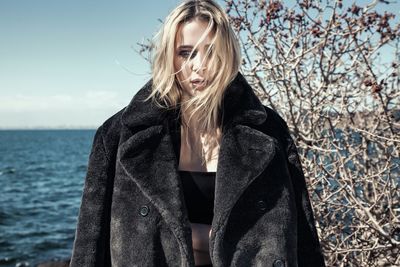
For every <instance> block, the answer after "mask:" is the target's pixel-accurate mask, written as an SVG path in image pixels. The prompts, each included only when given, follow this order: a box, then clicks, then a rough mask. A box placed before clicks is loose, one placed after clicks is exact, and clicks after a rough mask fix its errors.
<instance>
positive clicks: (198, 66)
mask: <svg viewBox="0 0 400 267" xmlns="http://www.w3.org/2000/svg"><path fill="white" fill-rule="evenodd" d="M205 65H206V62H205V60H204V56H200V53H197V54H196V55H195V57H194V58H193V59H192V70H193V71H195V72H201V71H203V70H204V69H206V66H205Z"/></svg>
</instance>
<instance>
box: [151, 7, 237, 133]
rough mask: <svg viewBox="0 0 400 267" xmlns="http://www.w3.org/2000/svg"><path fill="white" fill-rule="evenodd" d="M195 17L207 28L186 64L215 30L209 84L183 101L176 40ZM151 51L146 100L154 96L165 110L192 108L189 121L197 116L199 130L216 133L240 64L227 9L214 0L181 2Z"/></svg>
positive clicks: (210, 59)
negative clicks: (229, 88) (223, 99)
mask: <svg viewBox="0 0 400 267" xmlns="http://www.w3.org/2000/svg"><path fill="white" fill-rule="evenodd" d="M195 19H200V20H201V21H204V22H207V23H208V27H207V29H206V31H205V32H204V34H203V35H202V36H201V38H200V40H199V41H198V43H197V44H196V45H195V46H194V48H193V50H192V51H191V53H190V55H189V56H188V60H187V61H186V62H185V63H184V64H187V63H188V61H189V60H191V58H192V53H193V52H194V50H196V49H197V46H198V45H199V43H201V42H202V40H204V39H205V38H206V37H207V35H208V34H209V33H210V32H212V33H213V38H212V41H211V45H210V46H209V47H208V50H207V56H206V57H205V58H207V62H208V63H207V80H208V83H207V84H206V88H204V90H203V91H202V92H201V93H200V94H197V95H195V96H193V97H191V98H190V99H188V100H185V101H183V100H182V89H181V86H180V83H179V81H178V79H177V76H176V75H177V73H179V71H181V70H182V69H181V70H178V71H177V72H175V69H174V54H175V39H176V37H177V32H178V29H179V27H180V26H181V25H183V24H185V23H187V22H191V21H193V20H195ZM171 37H173V38H171ZM151 50H152V51H153V53H154V54H153V56H152V59H151V70H152V92H151V94H150V96H149V97H148V98H146V99H145V101H147V100H149V99H150V98H151V99H152V101H153V102H154V103H155V104H156V105H157V106H159V107H161V108H166V109H171V108H176V107H177V106H178V105H180V106H181V107H182V108H183V112H185V111H189V112H188V114H189V120H188V121H190V119H191V118H192V117H194V118H196V122H197V123H198V129H199V130H200V131H202V132H204V133H212V132H215V131H216V129H217V128H219V127H220V126H221V124H222V115H223V114H220V112H221V104H222V103H221V102H222V98H223V94H224V92H225V89H226V88H227V86H228V85H229V83H230V82H231V81H232V80H233V79H234V78H235V77H236V75H237V73H238V72H239V68H240V64H241V53H240V45H239V42H238V40H237V37H236V35H235V33H234V31H233V29H232V27H231V26H230V23H229V19H228V16H227V14H226V13H225V12H224V10H223V9H222V8H221V7H220V6H219V5H218V4H217V3H216V2H214V1H213V0H197V1H196V0H189V1H184V2H182V3H181V4H180V5H178V6H177V7H176V8H175V9H173V10H172V11H171V12H170V14H169V15H168V16H167V18H166V20H165V22H164V24H163V26H162V27H161V29H160V31H159V32H158V33H157V34H156V35H155V37H154V39H153V43H152V49H151ZM203 62H204V60H203ZM203 62H202V64H203ZM182 68H183V67H182ZM181 112H182V109H181ZM183 123H185V121H183Z"/></svg>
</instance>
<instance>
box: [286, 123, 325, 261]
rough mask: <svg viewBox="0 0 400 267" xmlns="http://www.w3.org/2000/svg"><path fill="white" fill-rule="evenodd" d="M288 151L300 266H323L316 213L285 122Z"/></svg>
mask: <svg viewBox="0 0 400 267" xmlns="http://www.w3.org/2000/svg"><path fill="white" fill-rule="evenodd" d="M284 127H285V139H286V142H285V143H286V152H287V158H288V166H289V172H290V176H291V181H292V184H293V189H294V192H295V199H296V207H297V233H298V235H297V238H298V240H297V248H298V251H297V255H298V256H297V258H298V266H299V267H323V266H325V262H324V256H323V253H322V250H321V246H320V242H319V239H318V233H317V230H316V226H315V219H314V214H313V210H312V206H311V202H310V198H309V194H308V191H307V185H306V181H305V177H304V173H303V169H302V166H301V162H300V157H299V154H298V152H297V148H296V145H295V143H294V141H293V139H292V137H291V136H290V133H289V129H288V127H287V125H286V122H284Z"/></svg>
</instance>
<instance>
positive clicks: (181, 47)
mask: <svg viewBox="0 0 400 267" xmlns="http://www.w3.org/2000/svg"><path fill="white" fill-rule="evenodd" d="M210 45H211V44H206V45H205V46H204V47H205V48H208V47H209V46H210ZM186 48H189V49H192V48H193V45H181V46H179V47H178V49H186Z"/></svg>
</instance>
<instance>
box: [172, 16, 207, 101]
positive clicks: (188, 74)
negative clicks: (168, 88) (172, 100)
mask: <svg viewBox="0 0 400 267" xmlns="http://www.w3.org/2000/svg"><path fill="white" fill-rule="evenodd" d="M207 25H208V23H207V22H204V21H201V20H198V19H194V20H192V21H190V22H187V23H184V24H182V25H181V26H180V27H179V28H178V31H177V35H176V40H175V53H174V67H175V72H178V71H179V73H178V74H177V79H178V80H179V81H180V84H181V87H182V89H183V94H184V95H185V96H189V97H190V96H194V95H195V94H196V93H197V92H199V91H202V90H203V89H204V87H205V85H206V84H207V83H208V82H209V81H208V80H207V58H206V56H207V49H208V47H209V46H210V43H211V40H212V37H213V35H212V31H211V32H209V33H208V35H207V37H206V38H205V39H204V40H203V41H202V42H201V43H200V44H199V45H198V46H197V48H196V50H195V51H194V52H193V54H192V58H191V59H190V60H189V55H190V52H191V51H192V49H193V47H194V46H195V45H196V43H197V42H198V41H199V40H200V38H201V36H202V35H203V33H204V32H205V31H206V29H207ZM186 60H189V61H188V62H187V64H186V65H185V61H186ZM181 68H182V69H181Z"/></svg>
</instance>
